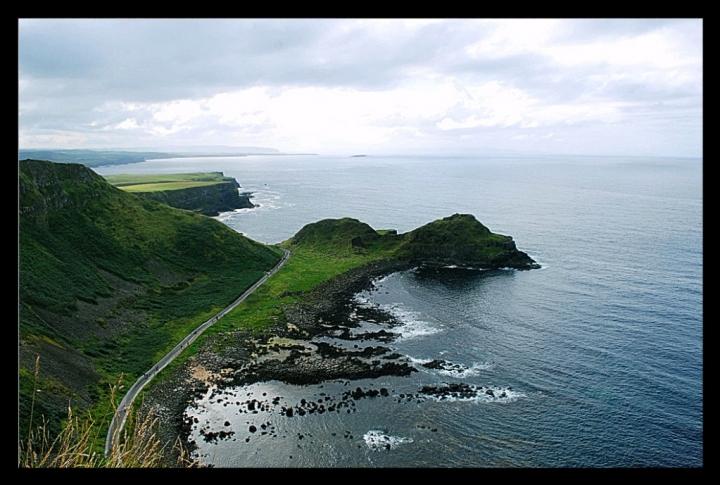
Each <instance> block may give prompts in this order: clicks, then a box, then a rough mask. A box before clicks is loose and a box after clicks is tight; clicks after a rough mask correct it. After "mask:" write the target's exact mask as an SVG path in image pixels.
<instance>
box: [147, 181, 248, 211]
mask: <svg viewBox="0 0 720 485" xmlns="http://www.w3.org/2000/svg"><path fill="white" fill-rule="evenodd" d="M225 178H228V177H225ZM239 188H240V185H239V184H238V183H237V181H236V180H235V179H231V180H229V181H225V182H220V183H217V184H214V185H207V186H202V187H187V188H183V189H173V190H158V191H153V192H134V193H135V195H139V196H141V197H145V198H147V199H151V200H155V201H157V202H162V203H164V204H167V205H169V206H171V207H175V208H177V209H186V210H191V211H195V212H199V213H200V214H203V215H206V216H217V215H218V214H219V213H220V212H228V211H232V210H235V209H252V208H253V207H256V205H255V204H253V203H252V202H251V201H250V198H251V197H252V194H251V193H249V192H243V193H239V192H238V189H239Z"/></svg>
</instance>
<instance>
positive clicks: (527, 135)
mask: <svg viewBox="0 0 720 485" xmlns="http://www.w3.org/2000/svg"><path fill="white" fill-rule="evenodd" d="M702 37H703V22H702V20H699V19H680V20H667V19H666V20H644V19H634V20H622V19H607V20H532V19H528V20H425V19H417V20H370V19H366V20H330V19H328V20H324V19H317V20H310V19H308V20H297V19H296V20H245V19H238V20H230V19H217V20H211V19H207V20H206V19H107V20H102V19H80V20H69V19H21V20H19V22H18V47H19V49H18V93H19V98H18V100H19V104H18V124H19V133H18V137H19V147H20V148H122V147H126V148H130V147H156V148H162V147H166V146H178V145H188V146H192V145H227V146H259V147H271V148H276V149H278V150H280V151H282V152H286V153H300V152H305V153H307V152H312V153H319V154H354V153H367V154H399V153H407V154H423V153H427V154H482V153H491V154H496V153H502V152H508V153H513V152H525V153H532V152H535V153H563V154H565V153H567V154H589V155H593V154H597V155H659V156H692V157H698V156H702V143H703V138H702V125H703V121H702V117H703V109H702V106H703V87H702V86H703V51H702Z"/></svg>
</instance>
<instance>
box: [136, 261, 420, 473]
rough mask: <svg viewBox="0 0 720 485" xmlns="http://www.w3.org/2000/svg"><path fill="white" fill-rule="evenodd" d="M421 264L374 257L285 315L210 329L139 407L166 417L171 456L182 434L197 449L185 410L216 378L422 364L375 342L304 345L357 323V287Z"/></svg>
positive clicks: (405, 368)
mask: <svg viewBox="0 0 720 485" xmlns="http://www.w3.org/2000/svg"><path fill="white" fill-rule="evenodd" d="M415 266H417V265H416V264H411V263H409V262H400V261H397V260H380V261H372V262H370V263H367V264H365V265H363V266H360V267H358V268H354V269H352V270H350V271H348V272H346V273H343V274H340V275H338V276H336V277H334V278H332V279H331V280H329V281H326V282H324V283H321V284H320V285H318V286H317V287H315V288H313V289H311V290H308V291H306V292H303V294H302V296H303V299H302V301H301V302H299V303H294V304H291V305H288V306H287V307H285V309H284V313H285V317H286V322H283V323H280V324H276V325H273V326H271V327H268V328H266V329H262V330H256V331H253V330H251V329H241V330H235V331H233V332H232V333H231V334H229V335H224V334H223V335H213V336H211V337H208V338H207V339H206V340H205V341H204V342H203V344H202V347H201V348H200V349H198V353H197V354H196V355H195V356H193V357H191V358H190V359H188V360H187V361H186V362H185V363H184V364H183V365H182V366H181V367H180V368H179V369H177V370H176V371H174V372H173V373H172V374H171V375H169V376H167V377H165V378H164V379H163V380H162V382H159V383H157V384H155V385H154V386H153V387H152V388H151V389H149V390H148V391H147V394H146V395H145V399H144V400H143V403H142V405H141V408H140V412H141V413H143V414H145V413H147V412H149V411H152V412H153V413H154V414H155V417H156V418H157V419H158V421H159V424H160V429H159V437H160V439H161V442H162V443H163V445H164V446H166V447H167V449H170V450H173V451H172V452H171V454H172V456H171V459H172V458H174V457H176V456H177V450H175V449H173V445H174V444H175V443H176V441H177V440H178V439H179V440H180V442H181V443H182V445H183V446H184V447H185V448H187V449H188V450H189V451H190V452H192V451H193V450H194V449H195V447H194V446H193V443H190V442H188V439H189V436H190V432H191V427H192V425H193V423H192V422H189V421H186V419H185V417H184V412H185V409H186V408H187V406H188V405H190V404H192V403H193V402H194V401H195V400H197V399H199V398H201V397H202V396H203V395H205V394H206V393H207V391H208V390H209V389H210V388H211V387H212V386H217V387H218V388H221V389H222V388H227V387H240V386H246V385H250V384H254V383H258V382H264V381H269V380H280V381H283V382H286V383H288V384H295V385H308V384H317V383H320V382H322V381H326V380H336V379H345V380H350V381H353V380H358V379H363V378H374V377H379V376H382V375H407V374H409V373H411V372H415V371H416V369H414V367H413V366H411V365H409V364H408V363H406V362H398V361H397V360H396V358H397V357H398V356H396V355H385V354H387V353H388V351H389V349H388V348H386V347H383V346H381V345H378V346H376V347H369V349H370V350H366V349H367V348H366V349H363V350H350V349H345V350H341V349H339V348H337V347H335V346H330V345H321V346H317V348H316V349H315V350H313V351H310V352H308V348H307V347H306V346H303V345H302V344H303V342H308V341H309V340H311V339H312V338H313V337H315V336H319V335H323V334H330V333H332V332H338V331H344V332H347V331H348V326H351V325H352V323H350V322H349V316H350V314H351V312H353V308H352V302H351V300H352V298H353V296H354V295H356V294H357V293H360V292H362V291H364V290H366V289H369V288H370V287H371V285H372V282H373V280H375V279H377V278H380V277H382V276H387V275H390V274H392V273H395V272H398V271H403V270H407V269H411V268H412V267H415ZM364 311H366V312H373V313H374V315H373V316H374V317H375V318H379V319H383V320H385V321H388V322H389V323H390V324H391V325H392V324H393V321H394V320H395V318H394V317H393V316H392V315H389V314H387V313H386V312H384V311H382V310H379V309H365V310H364ZM321 322H322V323H321ZM378 334H379V335H377V337H378V338H377V340H378V342H382V341H383V340H387V339H388V338H391V337H392V335H393V334H390V333H388V332H385V331H384V330H381V331H380V332H378ZM217 345H223V354H222V355H220V354H218V353H216V352H215V351H214V350H213V349H215V348H217ZM277 347H280V348H281V349H282V350H284V351H286V352H285V353H286V354H287V355H286V356H285V358H283V359H278V358H265V357H267V356H268V354H271V353H272V352H274V349H275V348H277ZM370 353H371V354H373V357H378V359H376V360H374V361H373V362H375V363H369V362H367V360H366V358H367V357H368V356H369V354H370ZM383 355H385V358H384V359H383V358H382V357H383ZM378 362H379V363H378Z"/></svg>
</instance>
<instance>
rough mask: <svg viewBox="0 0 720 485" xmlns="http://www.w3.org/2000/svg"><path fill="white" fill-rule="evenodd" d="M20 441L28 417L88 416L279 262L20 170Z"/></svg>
mask: <svg viewBox="0 0 720 485" xmlns="http://www.w3.org/2000/svg"><path fill="white" fill-rule="evenodd" d="M19 168H20V170H19V189H20V190H19V196H20V199H19V210H20V220H19V247H18V250H19V251H18V253H19V269H20V275H19V276H20V278H19V318H20V321H19V330H20V401H19V406H20V418H21V436H24V435H25V429H23V427H24V426H27V420H28V415H29V408H30V393H31V390H32V381H31V379H32V375H33V373H34V363H35V359H36V357H37V356H38V355H39V356H40V371H39V382H40V386H41V390H42V392H41V393H40V394H38V395H37V397H36V401H35V413H36V418H35V419H37V416H38V415H39V414H40V413H42V414H45V415H46V417H47V418H48V419H50V420H51V425H52V426H57V423H58V417H60V416H64V415H66V413H67V406H68V405H72V406H76V405H80V406H83V407H88V408H93V406H97V404H98V403H99V402H101V401H102V398H103V396H104V394H105V392H106V389H107V388H108V385H107V384H106V381H112V380H113V379H116V378H117V377H119V376H120V375H121V374H124V375H125V376H127V377H126V378H125V381H126V382H127V381H130V380H133V378H134V377H137V376H139V375H140V374H142V373H143V372H145V371H146V370H147V369H148V368H149V367H150V366H151V365H152V364H153V363H154V362H156V361H157V359H158V358H159V357H160V356H161V355H163V354H164V353H165V352H166V351H167V350H169V349H170V348H172V347H173V346H174V345H175V344H176V343H177V342H178V341H179V340H180V339H181V338H182V337H184V336H185V335H187V334H188V333H189V332H190V331H191V330H192V329H193V328H195V327H196V326H197V325H198V324H199V323H201V322H202V321H204V320H205V319H206V318H208V316H209V315H211V314H212V313H214V312H215V311H217V310H219V309H221V308H223V307H224V306H226V305H227V304H228V303H230V302H231V301H232V300H233V299H235V298H236V297H237V296H238V295H239V294H241V293H242V292H243V291H244V290H245V289H246V288H248V287H249V286H251V285H252V283H254V282H255V281H256V280H257V279H259V278H260V277H261V276H262V275H263V274H264V272H265V271H267V270H268V269H270V268H271V267H272V266H273V265H274V264H275V263H276V262H277V261H278V260H279V259H280V257H281V255H282V252H281V251H280V250H279V249H278V248H273V247H269V246H265V245H263V244H260V243H257V242H254V241H251V240H249V239H247V238H245V237H243V236H242V235H240V234H238V233H237V232H235V231H233V230H231V229H229V228H228V227H227V226H225V225H224V224H222V223H220V222H218V221H215V220H213V219H210V218H207V217H205V216H201V215H195V214H191V213H189V212H187V211H182V210H177V209H173V208H171V207H168V206H167V205H164V204H160V203H157V202H154V201H151V200H147V199H142V198H140V197H137V196H135V195H132V194H129V193H126V192H123V191H121V190H119V189H117V188H115V187H113V186H112V185H110V184H109V183H107V182H106V181H105V180H104V179H103V178H102V177H100V176H99V175H97V174H95V173H94V172H92V170H90V169H88V168H87V167H85V166H83V165H78V164H55V163H52V162H46V161H37V160H23V161H20V165H19Z"/></svg>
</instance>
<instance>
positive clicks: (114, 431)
mask: <svg viewBox="0 0 720 485" xmlns="http://www.w3.org/2000/svg"><path fill="white" fill-rule="evenodd" d="M283 251H284V252H285V254H284V255H283V257H282V259H281V260H280V261H279V262H278V264H276V265H275V267H274V268H273V269H271V270H270V271H268V272H267V273H266V274H265V276H263V277H262V278H260V279H259V280H257V281H256V282H255V284H253V285H252V286H251V287H250V288H248V289H247V290H246V291H245V292H244V293H243V294H242V295H240V296H239V297H238V298H237V299H236V300H235V301H234V302H232V303H231V304H230V305H229V306H228V307H226V308H225V309H223V310H222V311H221V312H219V313H218V314H217V315H215V316H214V317H212V318H210V319H209V320H207V321H206V322H204V323H203V324H202V325H200V326H199V327H197V328H196V329H195V330H193V331H192V333H191V334H190V335H188V336H187V337H185V338H184V339H182V341H180V343H178V344H177V345H176V346H175V348H173V349H172V350H171V351H170V352H168V353H167V354H166V355H165V356H164V357H163V358H162V359H160V361H159V362H158V363H157V364H155V365H154V366H152V368H151V369H150V370H149V371H147V372H146V373H145V374H143V375H142V376H141V377H140V378H139V379H138V380H137V381H135V383H134V384H133V385H132V386H131V387H130V389H129V390H128V392H127V393H126V394H125V396H124V397H123V398H122V400H121V401H120V404H119V405H118V407H117V409H116V410H115V414H114V415H113V418H112V421H111V422H110V428H109V429H108V434H107V438H106V439H105V456H108V454H109V453H110V450H111V448H112V446H117V445H118V443H119V438H120V433H121V431H122V429H123V426H124V425H125V420H126V419H127V413H128V410H129V409H130V407H131V406H132V403H133V401H134V400H135V397H137V395H138V393H139V392H140V391H141V390H142V389H143V387H145V386H146V385H147V383H148V382H150V380H152V378H153V377H155V376H156V375H157V374H158V372H160V371H161V370H163V369H164V368H165V367H166V366H167V365H168V364H169V363H170V362H172V361H173V360H174V359H175V357H177V356H178V355H180V353H181V352H182V351H183V350H185V349H186V348H187V347H188V346H189V345H190V344H191V343H193V342H194V341H195V339H197V338H198V337H199V336H200V335H201V334H202V333H203V332H204V331H205V330H207V329H208V328H210V327H211V326H212V325H213V324H214V323H215V322H217V321H218V320H219V319H221V318H222V317H224V316H225V315H227V314H228V313H229V312H231V311H232V310H234V309H235V307H237V306H238V305H239V304H240V303H242V302H243V301H245V299H246V298H247V297H248V296H250V295H251V294H252V292H254V291H255V290H256V289H258V287H259V286H260V285H262V284H263V283H265V282H266V281H267V280H268V278H270V277H271V276H272V275H274V274H275V273H277V271H278V270H279V269H280V268H281V267H282V265H284V264H285V262H286V261H287V260H288V258H289V257H290V251H288V250H287V249H283Z"/></svg>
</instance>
